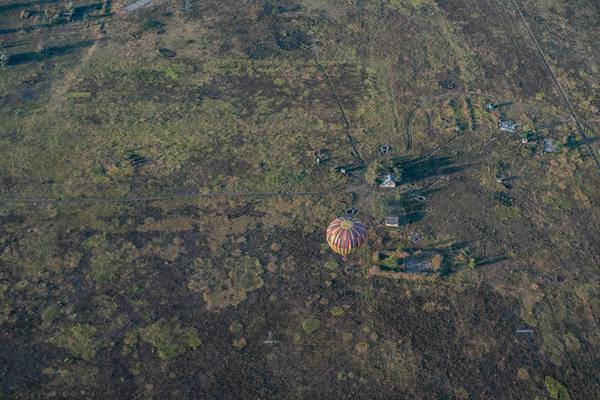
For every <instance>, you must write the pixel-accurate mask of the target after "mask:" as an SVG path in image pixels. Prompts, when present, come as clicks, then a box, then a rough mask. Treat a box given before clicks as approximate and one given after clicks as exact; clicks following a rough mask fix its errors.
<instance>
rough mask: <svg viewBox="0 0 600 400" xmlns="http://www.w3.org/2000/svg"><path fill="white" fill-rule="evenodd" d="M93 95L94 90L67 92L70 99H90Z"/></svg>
mask: <svg viewBox="0 0 600 400" xmlns="http://www.w3.org/2000/svg"><path fill="white" fill-rule="evenodd" d="M90 97H92V92H69V93H67V98H68V99H89V98H90Z"/></svg>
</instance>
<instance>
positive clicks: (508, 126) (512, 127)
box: [498, 119, 519, 133]
mask: <svg viewBox="0 0 600 400" xmlns="http://www.w3.org/2000/svg"><path fill="white" fill-rule="evenodd" d="M518 127H519V124H518V123H516V122H515V121H513V120H512V119H507V120H504V121H500V122H499V123H498V129H500V131H501V132H509V133H513V132H515V131H516V130H517V128H518Z"/></svg>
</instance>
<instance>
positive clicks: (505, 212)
mask: <svg viewBox="0 0 600 400" xmlns="http://www.w3.org/2000/svg"><path fill="white" fill-rule="evenodd" d="M494 213H495V214H496V216H497V217H498V218H500V219H518V218H521V212H520V211H519V209H518V208H517V207H514V206H511V207H507V206H505V205H500V204H498V205H496V206H494Z"/></svg>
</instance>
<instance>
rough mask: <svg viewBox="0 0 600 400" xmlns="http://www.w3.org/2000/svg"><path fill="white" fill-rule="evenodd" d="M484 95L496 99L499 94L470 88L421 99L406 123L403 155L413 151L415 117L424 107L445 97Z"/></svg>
mask: <svg viewBox="0 0 600 400" xmlns="http://www.w3.org/2000/svg"><path fill="white" fill-rule="evenodd" d="M466 95H468V96H483V97H489V98H490V99H495V98H497V96H495V95H492V94H489V93H479V92H473V91H468V90H462V91H461V90H453V91H450V92H447V93H442V94H439V95H437V96H433V97H428V98H426V99H424V100H421V101H420V102H419V103H418V104H417V108H415V109H414V110H413V112H412V113H411V114H410V115H409V117H408V119H407V123H406V147H405V150H404V154H402V155H403V156H407V155H409V154H410V152H411V151H412V142H413V141H412V131H413V123H414V121H415V118H416V117H417V115H418V114H419V113H420V112H421V111H422V110H423V108H425V107H426V106H427V105H429V104H431V103H432V102H434V101H436V100H440V99H443V98H445V97H458V96H466Z"/></svg>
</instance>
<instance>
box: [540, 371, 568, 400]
mask: <svg viewBox="0 0 600 400" xmlns="http://www.w3.org/2000/svg"><path fill="white" fill-rule="evenodd" d="M544 384H545V385H546V390H548V394H550V397H552V398H553V399H558V400H570V399H571V396H569V392H568V391H567V388H566V387H565V386H564V385H563V384H562V383H560V382H559V381H557V380H556V379H554V378H553V377H551V376H546V379H544Z"/></svg>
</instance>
